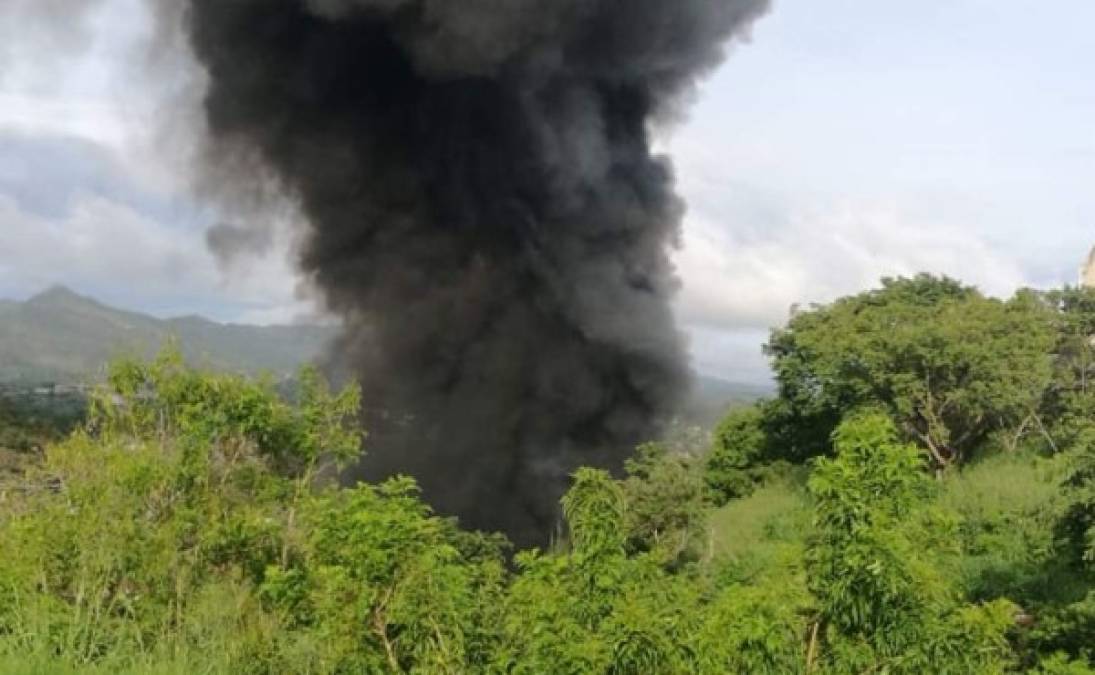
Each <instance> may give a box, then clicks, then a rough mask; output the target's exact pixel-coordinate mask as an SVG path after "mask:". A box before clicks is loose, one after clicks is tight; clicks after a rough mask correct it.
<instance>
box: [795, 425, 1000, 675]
mask: <svg viewBox="0 0 1095 675" xmlns="http://www.w3.org/2000/svg"><path fill="white" fill-rule="evenodd" d="M834 444H835V446H836V456H835V457H833V458H831V459H830V458H821V459H819V460H818V461H817V464H816V467H815V469H814V472H813V474H812V475H811V477H810V481H809V488H810V492H811V494H812V495H813V496H814V499H815V500H816V520H817V530H818V532H817V535H816V537H815V540H814V541H813V542H812V544H811V547H810V551H809V554H808V558H807V560H808V570H809V572H810V588H811V590H813V592H814V595H815V596H816V597H817V599H818V603H819V606H820V611H821V621H822V622H823V623H824V624H826V625H827V626H828V631H827V632H826V634H825V640H826V643H827V646H828V652H827V655H826V658H827V660H828V661H829V662H830V664H831V665H832V666H833V667H834V669H835V670H837V671H838V672H862V671H863V670H864V669H872V670H878V671H881V672H906V673H920V672H928V671H932V672H969V673H975V672H976V673H980V672H997V671H998V670H1001V669H1002V668H1003V667H1004V665H1006V663H1007V660H1008V658H1009V655H1010V654H1009V647H1008V642H1007V639H1006V633H1007V631H1008V630H1009V629H1010V628H1011V625H1012V616H1013V614H1014V606H1013V605H1012V604H1011V603H1009V602H1007V601H1004V600H999V601H995V602H993V603H989V604H987V605H983V606H963V605H961V604H960V603H958V602H957V598H956V597H955V593H954V592H953V589H952V588H951V584H950V582H949V581H948V580H947V579H946V578H945V576H944V575H943V574H942V573H941V571H940V569H939V566H938V565H937V564H936V560H935V559H934V558H935V556H936V555H937V552H936V551H933V550H932V547H930V546H924V545H923V541H922V539H923V537H924V535H925V534H928V535H929V537H930V533H925V532H924V531H923V530H922V529H921V527H922V526H926V527H928V528H930V527H931V526H932V524H931V522H930V521H928V522H926V523H925V522H924V520H923V519H922V516H923V515H924V514H923V507H924V506H925V504H926V500H927V497H928V496H929V495H930V492H931V488H932V485H931V482H930V481H929V480H928V478H927V476H926V474H925V472H924V469H925V465H924V461H923V456H922V455H921V453H920V452H919V451H918V450H917V449H916V448H915V447H913V446H911V445H908V444H905V443H902V442H901V441H900V440H899V439H898V435H897V430H896V429H895V428H894V426H893V423H892V422H891V421H890V420H889V419H888V417H887V416H885V415H883V414H881V413H877V412H865V413H860V414H856V415H853V416H851V417H849V418H848V419H847V420H845V421H844V422H843V423H842V424H841V425H840V426H839V427H838V428H837V430H836V432H835V433H834Z"/></svg>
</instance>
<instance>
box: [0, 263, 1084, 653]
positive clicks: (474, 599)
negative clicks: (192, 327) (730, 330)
mask: <svg viewBox="0 0 1095 675" xmlns="http://www.w3.org/2000/svg"><path fill="white" fill-rule="evenodd" d="M1089 300H1090V298H1089V293H1088V292H1087V291H1076V290H1074V289H1065V291H1062V292H1060V293H1057V294H1055V293H1049V294H1034V293H1029V292H1022V293H1020V294H1018V295H1017V296H1016V297H1015V298H1013V299H1012V300H1010V301H1007V302H1001V301H997V300H992V299H988V298H985V297H983V296H981V295H980V294H979V293H977V292H976V291H975V290H974V289H970V288H967V287H964V286H962V285H960V284H958V283H957V282H953V281H951V280H948V279H937V278H933V277H926V276H922V277H917V278H915V279H902V280H891V281H886V282H885V283H884V286H883V288H882V289H881V290H878V291H873V292H870V293H864V294H860V295H858V296H854V297H851V298H846V299H844V300H839V301H837V302H835V303H833V304H831V305H828V306H825V307H815V308H813V309H812V310H810V311H806V312H800V313H798V314H796V315H795V316H794V317H793V318H792V320H791V322H790V323H789V325H788V326H787V328H786V329H784V330H781V331H776V332H775V333H774V334H773V339H772V343H771V344H770V346H769V351H770V354H772V356H773V362H774V364H775V366H776V370H777V375H778V377H779V381H780V394H779V396H778V397H777V398H775V399H773V400H771V401H765V402H762V403H759V404H757V405H755V406H753V407H750V408H740V409H736V410H733V411H731V412H730V413H729V414H728V415H727V417H726V418H725V419H724V420H723V422H722V423H721V424H720V425H719V426H718V428H717V429H715V431H714V433H713V434H712V436H711V438H710V439H707V437H706V436H705V435H704V434H703V433H702V432H700V431H697V430H695V429H691V428H684V427H679V428H677V429H676V430H675V431H674V433H673V435H672V436H670V437H668V438H667V439H663V440H662V441H661V442H660V443H648V444H644V445H642V446H640V447H639V448H638V449H637V450H636V452H635V455H634V456H633V457H632V458H631V460H629V461H628V462H627V463H626V465H625V466H624V467H623V468H624V471H623V474H622V477H620V478H614V477H613V475H612V474H610V473H609V472H607V471H605V470H603V469H598V468H580V469H578V470H577V471H575V473H574V475H573V485H572V486H571V489H570V490H569V491H568V492H567V494H566V495H565V496H564V497H563V499H562V503H561V512H562V514H563V516H564V520H565V523H563V524H562V529H561V531H562V532H564V533H565V538H564V540H563V541H559V542H555V544H556V545H555V546H553V547H552V548H551V550H549V551H546V552H545V551H540V550H535V549H534V550H528V551H520V552H517V553H516V554H514V555H512V556H511V555H510V553H511V552H510V550H509V545H508V543H507V542H505V540H504V538H502V537H501V536H500V535H492V534H488V533H476V532H466V531H463V530H461V529H459V527H458V526H457V524H456V523H455V521H453V520H451V519H447V518H444V517H441V516H439V515H437V514H434V513H433V512H432V511H431V509H430V508H429V506H428V505H427V504H425V503H424V502H423V501H422V500H421V498H420V495H419V493H418V489H417V487H416V485H415V483H414V481H413V480H412V479H411V478H408V477H394V478H391V479H389V480H387V481H385V482H382V483H378V484H368V483H361V484H353V485H342V484H339V482H338V480H336V479H337V478H338V476H339V473H340V471H339V470H340V468H341V467H344V466H347V465H348V464H351V463H353V462H354V461H355V459H356V458H357V457H358V456H359V454H360V452H361V447H362V441H363V434H362V432H361V431H360V430H359V428H358V426H357V424H358V419H357V406H358V402H359V395H358V392H357V389H356V387H349V388H347V389H344V390H342V391H338V392H332V391H330V390H329V389H328V387H327V385H326V384H325V383H324V381H323V379H322V378H321V377H320V376H319V374H318V373H317V372H316V371H314V370H311V369H305V370H303V371H302V372H301V373H300V375H299V377H298V386H297V387H296V388H295V390H294V391H293V392H292V393H291V394H286V393H284V392H280V391H279V388H278V387H276V386H275V385H274V384H273V383H272V382H270V381H264V380H258V381H253V380H248V379H245V378H242V377H237V376H231V375H224V374H219V375H218V374H212V373H207V372H201V371H198V370H194V369H191V368H188V367H186V366H185V365H184V364H183V360H182V357H181V356H180V355H179V354H178V352H177V351H175V350H167V351H166V352H164V353H162V354H161V355H160V356H159V357H157V358H156V359H155V360H153V361H152V362H142V361H133V360H127V361H121V362H117V363H115V364H114V365H113V366H112V367H111V369H110V371H109V374H108V379H107V382H106V383H105V385H104V386H103V387H101V388H100V389H99V390H97V391H96V392H95V393H94V394H93V396H92V397H91V402H90V406H89V410H88V422H87V425H86V428H83V429H80V430H78V431H77V432H76V433H74V434H71V435H69V436H68V437H67V438H65V439H64V440H54V441H51V442H46V443H44V445H45V448H44V452H43V453H42V456H41V460H40V461H38V462H35V463H32V464H30V465H29V467H27V468H25V469H24V470H23V472H22V473H8V474H0V551H3V555H2V556H0V671H5V669H6V670H10V671H13V672H62V673H64V672H92V673H96V672H103V673H107V672H110V673H115V672H117V673H148V672H150V673H191V672H204V673H281V672H294V673H347V672H369V673H381V672H399V673H503V672H505V673H515V674H517V673H543V672H550V673H669V674H673V673H712V674H714V673H720V674H721V673H728V672H748V673H865V672H876V673H921V672H947V673H986V672H1013V671H1014V672H1020V671H1026V672H1034V673H1085V672H1092V670H1091V668H1092V666H1093V659H1095V654H1093V653H1092V650H1091V645H1093V644H1095V586H1093V583H1092V582H1093V578H1095V569H1092V559H1093V558H1095V553H1093V551H1095V534H1093V523H1095V515H1093V514H1095V506H1093V505H1095V492H1093V489H1095V488H1093V486H1095V449H1093V448H1095V432H1093V431H1092V429H1095V390H1092V389H1089V386H1088V384H1087V378H1088V377H1089V375H1090V373H1089V372H1088V365H1087V364H1089V361H1088V357H1089V355H1088V354H1087V353H1086V351H1085V350H1087V349H1088V348H1089V347H1091V345H1092V343H1091V341H1090V339H1091V332H1092V331H1093V330H1095V314H1093V310H1095V303H1092V302H1089ZM705 451H706V454H705ZM958 459H962V460H963V461H961V462H958V461H957V460H958ZM805 460H809V461H805ZM788 462H791V463H793V464H789V463H788ZM943 465H950V466H951V469H950V470H948V471H945V472H940V471H935V472H933V471H932V469H938V468H940V467H941V466H943ZM933 473H934V475H933Z"/></svg>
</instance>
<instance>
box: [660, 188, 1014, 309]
mask: <svg viewBox="0 0 1095 675" xmlns="http://www.w3.org/2000/svg"><path fill="white" fill-rule="evenodd" d="M676 262H677V266H678V269H679V270H680V273H681V276H682V278H683V280H684V289H683V292H682V294H681V297H680V299H679V302H678V312H679V315H680V317H681V319H682V320H683V321H684V322H685V323H689V324H700V325H704V326H707V327H719V328H724V329H730V330H735V329H742V328H747V329H754V330H755V329H758V328H759V329H764V328H769V327H772V326H776V325H779V324H781V323H783V322H784V321H785V320H786V318H787V315H788V311H789V309H790V307H791V306H792V305H793V304H796V303H797V304H806V303H810V302H828V301H831V300H833V299H835V298H837V297H839V296H842V295H847V294H849V293H854V292H857V291H859V290H863V289H864V288H868V287H872V286H876V285H877V284H878V282H879V280H880V279H881V278H882V277H884V276H910V275H913V274H916V273H918V272H931V273H934V274H946V275H949V276H953V277H955V278H958V279H960V280H962V281H964V282H966V283H971V284H974V285H977V286H978V287H980V288H981V289H982V290H984V291H985V292H987V293H991V294H995V295H1008V294H1010V293H1012V292H1013V291H1014V290H1015V289H1016V288H1018V287H1020V286H1023V285H1025V284H1027V283H1028V282H1027V280H1026V279H1025V278H1024V276H1023V273H1022V270H1021V269H1020V267H1019V266H1018V265H1017V264H1016V263H1015V261H1014V258H1013V257H1012V256H1009V255H1007V254H1006V253H1005V252H1004V251H1000V250H997V249H995V248H994V247H992V246H991V245H990V244H989V243H987V242H986V241H984V240H983V239H981V238H979V237H978V236H976V235H975V234H972V233H970V232H968V231H966V230H965V229H963V228H962V227H960V226H958V225H955V224H950V223H945V222H940V221H934V222H917V221H913V220H909V219H908V218H907V217H906V216H904V215H903V214H901V213H899V212H897V211H896V210H895V209H893V208H892V207H888V206H885V205H875V204H844V205H839V206H835V207H830V208H824V209H815V210H809V211H802V212H799V213H794V214H791V215H790V216H789V218H788V221H787V222H786V224H784V225H778V226H772V227H771V229H769V230H768V231H764V232H758V231H756V230H755V229H752V230H750V231H749V232H748V233H747V234H746V235H744V236H743V235H741V234H738V233H736V232H735V231H734V230H732V229H731V230H728V229H727V228H726V227H725V226H724V225H723V224H721V223H718V222H712V221H707V220H705V219H704V218H703V217H702V216H697V217H695V218H693V219H692V220H691V221H690V223H689V224H688V226H687V227H686V228H685V236H684V248H683V249H682V250H681V251H680V252H679V254H678V255H677V258H676Z"/></svg>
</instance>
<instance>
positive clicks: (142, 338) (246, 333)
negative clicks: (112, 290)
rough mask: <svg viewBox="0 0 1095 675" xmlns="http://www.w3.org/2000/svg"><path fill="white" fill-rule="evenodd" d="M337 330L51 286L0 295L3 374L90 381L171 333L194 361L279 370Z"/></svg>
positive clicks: (5, 377) (288, 369)
mask: <svg viewBox="0 0 1095 675" xmlns="http://www.w3.org/2000/svg"><path fill="white" fill-rule="evenodd" d="M336 333H337V328H335V327H332V326H316V325H294V326H246V325H236V324H221V323H216V322H213V321H210V320H208V319H205V318H202V317H199V316H184V317H178V318H172V319H157V318H155V317H152V316H148V315H146V314H140V313H137V312H129V311H125V310H121V309H117V308H114V307H109V306H107V305H105V304H103V303H101V302H98V301H96V300H93V299H91V298H88V297H85V296H82V295H79V294H77V293H75V292H73V291H72V290H69V289H68V288H65V287H63V286H55V287H53V288H50V289H49V290H47V291H45V292H42V293H39V294H38V295H35V296H33V297H31V298H30V299H28V300H26V301H25V302H13V301H10V300H0V382H3V383H19V382H22V383H27V384H39V383H46V382H65V383H76V382H86V381H91V380H95V379H97V377H98V376H99V375H100V374H101V373H102V372H103V369H104V366H105V364H106V363H107V362H108V361H110V360H111V359H113V358H116V357H118V356H140V357H146V358H147V357H149V356H151V355H153V354H155V353H156V352H157V351H159V349H160V348H161V347H162V346H163V345H164V344H165V343H167V342H168V341H169V340H172V339H175V340H177V342H178V344H179V347H180V349H181V350H182V352H183V355H184V356H185V357H186V358H187V360H189V361H190V362H191V363H196V364H199V365H202V366H206V367H209V368H213V369H216V370H231V371H239V372H245V373H252V374H253V373H258V372H268V373H271V374H273V375H276V376H284V375H288V374H291V373H292V372H293V371H294V370H295V369H296V368H297V366H299V365H300V364H301V363H304V362H306V361H309V360H311V359H314V358H315V357H317V356H319V355H320V354H321V353H322V352H323V350H324V349H325V348H326V346H327V344H328V343H329V342H330V341H331V340H332V339H333V338H334V337H335V335H336Z"/></svg>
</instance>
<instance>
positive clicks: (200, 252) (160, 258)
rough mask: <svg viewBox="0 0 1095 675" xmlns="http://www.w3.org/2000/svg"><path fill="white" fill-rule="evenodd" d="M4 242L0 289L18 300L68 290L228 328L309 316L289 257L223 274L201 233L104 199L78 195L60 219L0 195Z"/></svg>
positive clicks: (263, 260)
mask: <svg viewBox="0 0 1095 675" xmlns="http://www.w3.org/2000/svg"><path fill="white" fill-rule="evenodd" d="M0 236H2V240H3V250H2V255H0V288H4V289H5V290H6V292H7V293H8V294H12V295H22V296H25V295H29V294H31V293H34V292H37V291H39V290H41V289H42V288H44V287H46V286H49V285H51V284H55V283H64V284H68V285H70V286H72V287H73V288H75V289H76V290H78V291H84V292H93V293H97V294H100V295H101V296H102V297H101V299H104V300H108V301H111V300H113V301H115V302H119V303H121V304H125V305H128V306H134V307H137V308H141V309H146V310H150V311H155V312H156V313H158V314H179V313H188V312H202V311H205V312H209V313H212V314H214V315H216V316H217V318H221V319H227V320H247V319H248V318H255V319H258V318H262V317H263V316H266V317H267V318H268V319H270V320H273V319H277V318H281V317H286V318H292V316H295V315H299V314H301V313H303V312H304V311H306V310H307V308H308V307H309V306H310V305H309V303H308V302H307V301H306V300H302V299H298V297H297V289H296V283H297V282H296V276H295V274H293V273H292V271H291V269H290V266H289V263H288V262H287V261H286V259H285V257H284V255H276V254H275V255H270V256H267V257H264V258H256V259H249V260H247V261H241V262H240V263H239V266H238V267H236V268H234V269H233V270H231V271H230V272H228V273H225V272H222V271H221V270H220V269H218V266H217V264H216V262H215V261H214V260H213V257H212V255H211V254H210V253H209V252H208V251H207V249H206V248H205V245H204V242H203V238H202V234H201V232H200V231H197V230H195V229H192V228H185V227H177V226H171V225H168V224H164V223H162V222H158V221H156V220H154V219H151V218H149V217H147V216H145V215H142V214H141V213H140V212H138V211H137V210H135V209H133V208H132V207H130V206H127V205H125V204H122V203H118V202H115V201H111V200H109V199H107V198H105V197H103V196H100V195H95V194H89V193H78V194H76V195H74V196H73V197H72V201H71V204H70V208H69V209H68V211H67V213H66V214H65V215H63V216H62V217H58V218H47V217H44V216H41V215H38V214H35V213H32V212H29V211H27V210H24V209H22V208H21V207H20V205H19V204H18V203H17V202H16V201H15V200H14V199H12V198H10V197H7V196H3V195H0ZM279 250H280V251H284V250H285V248H284V247H282V248H280V249H279ZM225 296H227V297H230V298H231V301H230V302H228V303H226V302H225V300H224V298H225ZM233 307H234V308H236V309H235V310H233V309H232V308H233ZM276 308H291V309H292V314H290V313H289V312H288V309H282V310H281V311H282V313H281V314H278V313H277V311H276ZM157 310H159V311H157ZM263 312H266V313H267V314H265V315H264V314H263Z"/></svg>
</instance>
